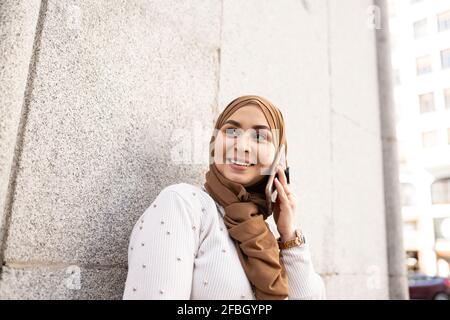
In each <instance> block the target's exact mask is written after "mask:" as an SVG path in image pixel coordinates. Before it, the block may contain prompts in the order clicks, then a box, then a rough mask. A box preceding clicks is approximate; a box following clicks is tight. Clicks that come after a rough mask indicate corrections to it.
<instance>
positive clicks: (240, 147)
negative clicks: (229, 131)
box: [234, 132, 251, 160]
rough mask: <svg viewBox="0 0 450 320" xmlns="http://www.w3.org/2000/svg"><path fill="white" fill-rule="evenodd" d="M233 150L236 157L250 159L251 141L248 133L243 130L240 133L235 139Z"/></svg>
mask: <svg viewBox="0 0 450 320" xmlns="http://www.w3.org/2000/svg"><path fill="white" fill-rule="evenodd" d="M234 151H235V153H237V158H238V159H244V160H251V159H250V155H251V143H250V138H249V134H248V133H247V132H245V133H244V134H241V135H240V136H239V137H238V138H237V139H236V143H235V146H234Z"/></svg>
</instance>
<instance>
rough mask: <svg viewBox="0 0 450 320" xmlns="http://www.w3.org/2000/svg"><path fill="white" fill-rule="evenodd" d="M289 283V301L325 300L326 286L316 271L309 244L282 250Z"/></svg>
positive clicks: (282, 258)
mask: <svg viewBox="0 0 450 320" xmlns="http://www.w3.org/2000/svg"><path fill="white" fill-rule="evenodd" d="M280 253H281V260H282V262H283V263H284V266H285V268H286V273H287V275H288V281H289V294H288V295H289V300H307V299H308V300H312V299H317V300H323V299H326V296H325V285H324V283H323V280H322V278H321V277H320V275H319V274H318V273H317V272H316V271H315V270H314V267H313V264H312V260H311V254H310V251H309V247H308V245H307V244H305V245H303V246H300V247H292V248H289V249H283V250H281V252H280Z"/></svg>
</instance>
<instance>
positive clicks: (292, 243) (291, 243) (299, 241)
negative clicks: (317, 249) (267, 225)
mask: <svg viewBox="0 0 450 320" xmlns="http://www.w3.org/2000/svg"><path fill="white" fill-rule="evenodd" d="M295 236H296V237H295V238H294V239H291V240H288V241H284V242H283V241H281V237H280V238H278V239H277V241H278V247H279V248H280V249H289V248H292V247H297V246H302V245H304V244H305V243H306V239H305V236H304V235H303V233H301V232H300V230H298V229H295Z"/></svg>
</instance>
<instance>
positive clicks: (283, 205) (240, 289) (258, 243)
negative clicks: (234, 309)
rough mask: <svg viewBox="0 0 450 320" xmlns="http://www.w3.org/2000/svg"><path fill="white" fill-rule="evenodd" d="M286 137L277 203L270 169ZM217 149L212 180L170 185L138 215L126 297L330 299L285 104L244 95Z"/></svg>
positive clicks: (231, 110) (226, 116)
mask: <svg viewBox="0 0 450 320" xmlns="http://www.w3.org/2000/svg"><path fill="white" fill-rule="evenodd" d="M281 145H284V147H285V153H284V154H283V157H282V160H281V161H280V162H281V163H280V164H279V165H278V166H277V169H276V170H277V171H276V174H277V178H275V180H274V184H275V188H276V202H275V203H274V205H273V211H272V210H270V212H269V210H268V202H267V201H266V195H265V188H266V185H267V182H268V178H269V175H268V173H269V172H268V171H269V170H268V169H269V168H270V167H271V165H272V163H273V162H274V159H275V158H274V157H275V154H276V151H277V150H278V149H279V147H280V146H281ZM210 151H211V153H210V161H209V163H210V165H209V171H208V172H207V173H206V175H205V177H206V179H205V183H204V185H203V186H201V187H197V186H194V185H192V184H188V183H178V184H173V185H170V186H168V187H166V188H164V189H163V190H162V191H161V192H160V194H159V195H158V196H157V197H156V199H155V200H154V202H153V203H152V204H151V205H150V207H149V208H148V209H147V210H146V211H145V212H144V213H143V215H142V216H141V217H140V219H139V220H138V222H137V223H136V224H135V226H134V228H133V231H132V233H131V237H130V244H129V251H128V276H127V280H126V284H125V291H124V295H123V298H124V299H202V300H209V299H223V300H229V299H257V300H278V299H325V287H324V284H323V281H322V279H321V277H320V276H319V275H318V274H317V273H316V272H315V270H314V267H313V265H312V262H311V256H310V252H309V248H308V244H307V243H306V240H305V236H304V235H303V234H302V232H301V231H300V228H299V226H297V225H296V222H295V221H296V215H297V211H296V207H297V203H296V197H295V194H294V192H293V191H292V189H291V187H290V186H289V184H288V181H287V180H288V179H287V177H286V175H285V169H286V168H287V160H286V159H287V141H286V132H285V124H284V120H283V116H282V114H281V111H280V110H279V109H278V108H277V107H275V106H274V105H273V104H272V103H270V102H269V101H268V100H267V99H265V98H263V97H259V96H242V97H239V98H236V99H235V100H233V101H232V102H231V103H230V104H229V105H228V106H227V107H226V108H225V109H224V110H223V111H222V113H221V114H220V115H219V117H218V118H217V120H216V125H215V131H214V133H213V135H212V137H211V144H210ZM274 196H275V194H274ZM272 200H273V199H272ZM272 203H273V202H272ZM266 219H267V220H266ZM277 233H278V234H279V235H280V237H279V238H278V239H277V238H276V234H277Z"/></svg>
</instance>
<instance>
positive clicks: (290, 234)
mask: <svg viewBox="0 0 450 320" xmlns="http://www.w3.org/2000/svg"><path fill="white" fill-rule="evenodd" d="M295 237H297V234H296V233H295V229H292V230H289V231H284V232H280V240H281V241H283V242H285V241H289V240H292V239H295Z"/></svg>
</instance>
